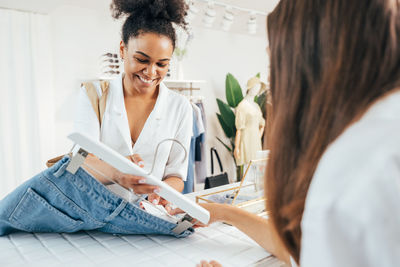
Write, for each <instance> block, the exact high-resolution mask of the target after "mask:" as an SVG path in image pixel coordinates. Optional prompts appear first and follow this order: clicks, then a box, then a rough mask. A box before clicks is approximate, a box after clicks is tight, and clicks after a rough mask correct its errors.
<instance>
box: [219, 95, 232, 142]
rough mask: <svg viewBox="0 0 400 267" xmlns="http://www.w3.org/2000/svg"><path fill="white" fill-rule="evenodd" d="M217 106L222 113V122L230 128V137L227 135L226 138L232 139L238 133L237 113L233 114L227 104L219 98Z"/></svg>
mask: <svg viewBox="0 0 400 267" xmlns="http://www.w3.org/2000/svg"><path fill="white" fill-rule="evenodd" d="M217 104H218V108H219V111H220V117H221V120H222V121H223V122H224V123H225V126H227V127H228V128H230V131H229V135H228V134H227V135H226V136H227V137H228V138H231V137H233V136H234V135H235V133H236V127H235V113H233V111H232V109H231V108H230V107H229V106H228V105H227V104H226V103H224V102H222V101H221V100H220V99H218V98H217ZM221 126H222V124H221Z"/></svg>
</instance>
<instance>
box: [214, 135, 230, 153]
mask: <svg viewBox="0 0 400 267" xmlns="http://www.w3.org/2000/svg"><path fill="white" fill-rule="evenodd" d="M216 138H217V140H218V141H220V142H221V144H222V145H223V146H224V147H225V148H226V149H228V151H229V152H232V148H230V147H229V146H228V145H227V144H225V143H224V142H222V140H221V139H219V138H218V137H216Z"/></svg>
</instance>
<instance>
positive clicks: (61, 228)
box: [0, 157, 193, 237]
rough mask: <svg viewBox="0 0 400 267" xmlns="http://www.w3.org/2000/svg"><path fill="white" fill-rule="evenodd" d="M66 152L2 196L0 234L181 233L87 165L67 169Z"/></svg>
mask: <svg viewBox="0 0 400 267" xmlns="http://www.w3.org/2000/svg"><path fill="white" fill-rule="evenodd" d="M69 162H70V158H69V157H64V158H63V159H62V160H60V161H59V162H57V163H56V164H55V165H54V166H52V167H51V168H49V169H47V170H45V171H43V172H41V173H39V174H38V175H36V176H35V177H33V178H31V179H30V180H28V181H26V182H25V183H23V184H22V185H20V186H19V187H18V188H17V189H15V190H14V191H13V192H11V193H10V194H9V195H7V196H6V197H5V198H4V199H2V200H1V201H0V236H2V235H6V234H9V233H11V232H15V231H27V232H67V233H70V232H76V231H80V230H99V231H102V232H106V233H113V234H162V235H174V236H177V237H185V236H188V235H190V234H191V233H193V229H192V228H189V229H188V230H186V231H184V232H183V233H181V234H179V235H177V234H174V233H173V232H172V230H173V229H174V228H175V227H176V226H177V225H176V224H174V223H171V222H168V221H165V220H163V219H160V218H158V217H155V216H153V215H151V214H149V213H147V212H146V211H144V210H142V209H141V208H140V207H139V206H138V205H136V204H131V203H128V202H127V201H125V200H124V199H122V198H121V197H119V196H117V195H115V194H114V193H112V192H111V191H109V190H108V189H107V188H106V187H105V186H104V185H103V184H101V183H100V182H98V181H97V180H96V179H94V178H93V177H92V176H91V175H90V174H88V173H87V172H86V171H85V170H84V169H82V168H79V169H78V171H77V172H76V174H71V173H70V172H68V171H66V170H65V169H66V167H67V165H68V163H69Z"/></svg>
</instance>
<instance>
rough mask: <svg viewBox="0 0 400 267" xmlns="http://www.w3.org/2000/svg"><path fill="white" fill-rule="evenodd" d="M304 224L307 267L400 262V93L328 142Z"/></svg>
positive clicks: (304, 264)
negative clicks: (330, 142) (329, 143)
mask: <svg viewBox="0 0 400 267" xmlns="http://www.w3.org/2000/svg"><path fill="white" fill-rule="evenodd" d="M301 228H302V243H301V252H300V265H301V266H302V267H317V266H318V267H320V266H324V267H330V266H332V267H333V266H335V267H337V266H340V267H346V266H349V267H350V266H351V267H354V266H363V267H368V266H371V267H372V266H388V267H389V266H400V92H395V93H391V94H390V95H388V96H386V97H385V98H383V99H382V100H380V101H378V102H377V103H375V104H373V105H372V106H371V108H370V109H369V110H368V111H367V112H366V113H365V114H364V116H363V117H362V118H361V120H359V121H358V122H356V123H354V124H352V125H351V126H350V127H348V128H347V129H346V130H345V131H344V132H343V134H342V135H341V136H339V137H338V139H337V140H335V141H334V142H333V143H332V144H331V145H330V146H329V147H328V149H327V151H326V152H325V153H324V155H323V157H322V158H321V160H320V162H319V164H318V167H317V170H316V172H315V174H314V178H313V180H312V182H311V185H310V188H309V191H308V194H307V199H306V204H305V209H304V214H303V220H302V224H301Z"/></svg>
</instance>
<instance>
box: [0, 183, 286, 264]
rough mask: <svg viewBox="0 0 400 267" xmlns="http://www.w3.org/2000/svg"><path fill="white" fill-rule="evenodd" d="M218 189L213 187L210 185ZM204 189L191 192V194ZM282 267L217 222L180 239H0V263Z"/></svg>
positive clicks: (88, 234) (90, 234)
mask: <svg viewBox="0 0 400 267" xmlns="http://www.w3.org/2000/svg"><path fill="white" fill-rule="evenodd" d="M212 190H216V189H212ZM204 192H205V191H201V192H196V193H192V194H190V195H189V196H188V197H190V198H191V199H194V195H196V194H200V193H204ZM203 259H204V260H217V261H219V262H220V263H221V264H222V265H223V266H224V267H227V266H240V267H241V266H274V267H275V266H282V265H281V263H280V262H279V261H277V260H276V259H275V258H274V257H272V256H271V255H270V254H269V253H268V252H266V251H265V250H263V249H262V248H261V247H259V246H258V245H257V244H256V243H255V242H254V241H253V240H251V239H250V238H249V237H247V236H246V235H245V234H243V233H242V232H240V231H239V230H237V229H236V228H234V227H232V226H229V225H226V224H221V223H215V224H212V225H210V226H209V227H206V228H198V229H196V232H195V233H194V234H193V235H191V236H189V237H187V238H182V239H178V238H175V237H170V236H161V235H112V234H105V233H101V232H97V231H83V232H78V233H72V234H66V233H25V232H18V233H13V234H10V235H8V236H3V237H0V266H1V267H5V266H41V267H44V266H74V267H75V266H96V267H98V266H152V267H153V266H155V267H156V266H196V264H197V263H199V262H200V261H201V260H203Z"/></svg>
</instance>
